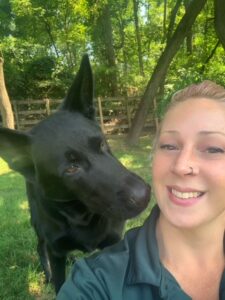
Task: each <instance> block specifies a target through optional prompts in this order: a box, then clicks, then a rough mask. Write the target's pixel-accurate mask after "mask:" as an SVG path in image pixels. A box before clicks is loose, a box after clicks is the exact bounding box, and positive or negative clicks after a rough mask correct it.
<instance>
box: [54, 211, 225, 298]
mask: <svg viewBox="0 0 225 300" xmlns="http://www.w3.org/2000/svg"><path fill="white" fill-rule="evenodd" d="M158 216H159V209H158V207H157V206H155V207H154V209H153V210H152V213H151V215H150V216H149V217H148V219H147V220H146V221H145V223H144V225H143V226H142V227H139V228H135V229H131V230H130V231H128V232H127V233H126V235H125V237H124V239H123V240H122V241H121V242H119V243H117V244H116V245H114V246H112V247H109V248H106V249H105V250H103V251H101V252H100V253H98V254H95V255H93V256H91V257H89V258H86V259H82V260H80V261H78V262H77V263H76V264H75V265H74V267H73V270H72V273H71V275H70V277H69V278H68V279H67V281H66V282H65V283H64V285H63V287H62V288H61V290H60V292H59V294H58V296H57V300H72V299H73V300H159V299H167V300H190V299H191V298H190V297H189V296H188V295H187V294H185V292H184V291H183V290H182V289H181V287H180V286H179V284H178V283H177V281H176V280H175V278H174V277H173V276H172V275H171V274H170V273H169V272H168V271H167V270H166V269H165V268H164V267H163V265H162V264H161V262H160V259H159V253H158V247H157V241H156V235H155V230H156V221H157V218H158ZM199 280H201V279H199ZM196 284H198V283H197V282H196ZM220 300H225V272H224V273H223V277H222V279H221V286H220Z"/></svg>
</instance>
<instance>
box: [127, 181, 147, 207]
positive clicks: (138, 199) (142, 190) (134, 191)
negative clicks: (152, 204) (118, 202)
mask: <svg viewBox="0 0 225 300" xmlns="http://www.w3.org/2000/svg"><path fill="white" fill-rule="evenodd" d="M150 194H151V187H150V185H148V184H146V183H145V182H142V183H138V184H136V185H133V186H132V187H131V189H130V191H129V197H128V201H127V206H128V207H130V208H133V209H134V210H135V209H137V210H138V211H140V212H141V211H142V210H144V209H145V208H146V207H147V205H148V203H149V200H150Z"/></svg>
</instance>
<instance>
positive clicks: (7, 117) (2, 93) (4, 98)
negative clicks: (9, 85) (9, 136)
mask: <svg viewBox="0 0 225 300" xmlns="http://www.w3.org/2000/svg"><path fill="white" fill-rule="evenodd" d="M3 64H4V61H3V58H1V57H0V111H1V115H2V123H3V126H4V127H6V128H11V129H14V127H15V125H14V116H13V111H12V106H11V103H10V100H9V96H8V93H7V90H6V86H5V79H4V72H3Z"/></svg>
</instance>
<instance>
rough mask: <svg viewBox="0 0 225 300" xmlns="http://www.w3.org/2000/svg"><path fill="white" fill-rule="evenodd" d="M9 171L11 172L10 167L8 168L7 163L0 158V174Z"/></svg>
mask: <svg viewBox="0 0 225 300" xmlns="http://www.w3.org/2000/svg"><path fill="white" fill-rule="evenodd" d="M9 172H11V169H9V167H8V165H7V163H6V162H5V161H4V160H3V159H1V158H0V175H3V174H7V173H9Z"/></svg>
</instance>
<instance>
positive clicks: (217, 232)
mask: <svg viewBox="0 0 225 300" xmlns="http://www.w3.org/2000/svg"><path fill="white" fill-rule="evenodd" d="M206 227H207V228H204V227H202V228H195V229H193V228H192V229H184V228H177V227H175V226H173V225H172V224H170V223H168V222H167V221H166V219H165V218H164V217H163V215H162V214H161V215H160V217H159V220H158V223H157V227H156V237H157V242H158V248H159V255H160V260H161V262H162V264H163V265H164V267H165V268H166V269H168V270H169V271H170V273H171V274H172V275H173V276H174V277H175V278H176V280H177V281H178V283H179V284H180V285H181V287H182V288H183V290H184V291H185V292H186V293H187V294H188V295H189V296H191V297H192V299H194V300H199V299H207V300H208V299H210V300H214V299H215V300H217V299H219V298H218V297H219V285H220V280H221V276H222V273H223V271H224V249H223V248H224V246H223V239H224V222H223V221H222V222H220V223H219V224H218V223H217V224H213V225H212V224H211V225H210V226H206ZM199 278H201V281H200V283H199V284H197V285H196V282H199Z"/></svg>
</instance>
